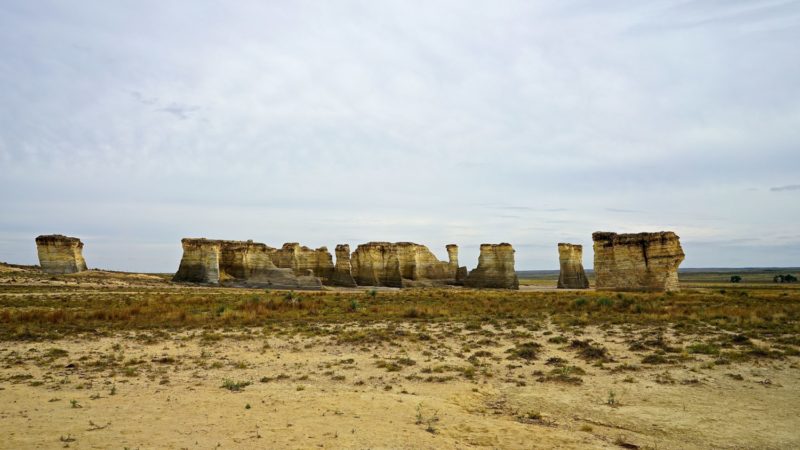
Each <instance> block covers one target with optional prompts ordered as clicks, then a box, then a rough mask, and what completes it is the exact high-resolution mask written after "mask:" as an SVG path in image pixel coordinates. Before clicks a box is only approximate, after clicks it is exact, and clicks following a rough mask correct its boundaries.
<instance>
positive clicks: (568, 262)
mask: <svg viewBox="0 0 800 450" xmlns="http://www.w3.org/2000/svg"><path fill="white" fill-rule="evenodd" d="M558 261H559V263H560V265H561V271H560V273H559V275H558V288H559V289H586V288H588V287H589V280H588V279H587V278H586V272H585V271H584V270H583V246H582V245H577V244H564V243H560V244H558Z"/></svg>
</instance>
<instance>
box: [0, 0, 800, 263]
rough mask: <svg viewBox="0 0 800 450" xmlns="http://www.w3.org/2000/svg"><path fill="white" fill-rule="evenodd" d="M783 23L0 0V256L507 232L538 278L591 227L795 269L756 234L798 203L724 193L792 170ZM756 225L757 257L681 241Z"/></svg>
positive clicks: (701, 257) (468, 241) (762, 7)
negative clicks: (200, 241) (61, 238)
mask: <svg viewBox="0 0 800 450" xmlns="http://www.w3.org/2000/svg"><path fill="white" fill-rule="evenodd" d="M797 18H798V10H797V7H796V5H794V4H792V3H791V2H782V1H777V0H775V1H768V2H744V1H737V2H724V1H712V2H686V1H682V0H664V1H660V2H641V1H634V0H618V1H614V2H596V1H589V0H576V1H571V2H546V1H543V0H539V1H537V0H532V1H516V0H510V1H508V2H503V5H502V6H497V5H496V4H489V3H487V2H480V1H469V0H465V1H452V0H451V1H444V2H433V3H431V2H424V1H422V0H409V2H367V3H364V2H358V1H347V0H344V1H341V2H335V3H333V2H316V1H312V2H310V3H306V2H300V3H281V2H261V1H255V0H254V1H248V0H242V2H241V3H239V2H237V4H236V6H234V7H230V6H224V5H221V4H219V2H214V1H205V0H198V1H197V2H194V3H193V5H192V8H187V7H186V6H185V5H182V4H180V3H177V2H159V1H155V0H143V1H141V2H138V3H137V8H136V9H135V10H130V9H129V8H124V7H122V6H120V5H118V4H115V3H113V2H103V3H102V5H98V4H91V5H89V4H88V2H84V3H73V4H69V5H67V4H65V3H63V2H56V1H47V0H45V3H40V2H37V3H36V4H35V5H34V4H33V3H31V2H26V1H23V0H9V1H6V2H3V3H2V6H0V52H1V53H2V55H3V58H0V83H2V85H3V86H4V87H5V89H2V90H0V104H2V105H3V106H4V107H3V108H0V165H1V166H2V170H0V192H13V193H14V195H4V196H0V209H2V211H3V212H4V214H2V215H0V237H3V236H5V237H4V239H5V241H4V245H3V246H2V248H0V251H2V253H3V255H2V258H3V259H9V260H12V261H20V262H34V261H35V258H36V255H35V252H34V249H33V246H32V244H31V241H30V239H28V238H26V237H25V236H31V238H32V236H36V235H37V234H38V233H39V231H42V232H61V233H67V234H72V235H77V236H81V237H84V236H85V237H86V238H87V239H85V242H86V245H87V252H94V254H93V255H92V257H93V258H95V260H96V261H101V262H102V264H104V265H106V264H107V267H108V268H111V269H135V270H158V271H170V270H174V269H175V267H174V266H175V264H176V261H175V259H176V258H179V257H180V255H179V253H180V238H181V237H184V236H208V237H219V238H229V239H246V238H253V239H256V240H260V241H264V242H267V243H270V244H272V245H279V244H281V243H282V242H286V241H300V242H303V243H304V244H307V245H312V246H319V245H327V246H328V247H329V248H332V247H333V246H334V245H336V244H337V243H345V242H348V243H350V244H351V246H355V245H357V244H358V243H360V242H365V241H368V240H413V241H416V242H420V243H424V244H427V245H429V246H430V248H431V249H432V250H433V251H436V252H439V251H443V248H444V247H443V246H444V245H445V244H448V243H457V244H459V245H460V246H461V248H462V249H463V251H462V254H461V255H460V256H461V259H462V260H463V261H464V264H467V265H470V266H474V265H475V263H476V262H477V251H478V246H479V245H480V244H481V243H484V242H503V241H507V242H511V243H512V244H514V243H524V244H532V245H533V244H535V245H539V246H540V247H534V246H530V247H529V246H526V247H524V248H520V249H519V250H518V252H517V253H516V255H515V256H516V258H517V263H518V267H519V268H521V269H535V268H542V269H548V268H555V267H557V266H558V255H557V252H556V251H555V243H557V242H560V241H569V242H575V243H580V244H583V245H584V248H586V249H587V250H586V251H587V253H586V255H585V258H586V262H588V261H591V250H590V247H591V233H592V232H593V231H596V230H609V231H618V232H627V231H648V230H650V231H656V230H662V229H670V230H674V231H676V232H677V233H678V234H679V235H680V236H681V237H682V238H683V239H685V242H686V243H687V245H686V246H685V249H686V253H687V260H686V264H688V265H694V266H697V265H699V264H711V265H719V264H723V263H724V264H728V261H747V262H748V264H749V265H759V264H766V265H778V264H779V263H780V262H781V261H792V260H795V261H796V260H797V258H798V257H800V256H798V255H797V253H796V249H797V246H796V245H794V246H793V245H788V244H791V242H789V241H786V240H785V239H781V238H780V236H791V235H793V234H795V233H796V230H795V228H796V227H795V225H794V224H796V223H797V222H798V221H800V210H798V209H797V208H787V207H786V204H785V199H784V198H782V196H780V195H774V194H772V193H771V191H770V190H768V189H760V190H754V191H749V190H747V189H748V188H750V187H752V186H772V185H774V184H778V183H777V182H776V181H775V180H793V179H794V177H796V174H797V173H800V160H798V159H797V158H796V157H795V154H796V153H797V143H798V142H800V134H798V130H800V101H799V100H798V99H800V84H798V83H797V82H796V80H797V79H800V66H798V65H797V58H795V57H794V55H795V53H796V49H795V47H796V46H795V45H793V44H794V42H798V41H800V28H798V27H797V26H796V21H797ZM793 21H794V23H795V25H792V23H793ZM197 24H203V26H197ZM531 24H536V26H531ZM565 36H568V38H565ZM732 43H735V45H732ZM709 55H713V57H709ZM753 67H758V68H759V70H757V71H754V70H752V68H753ZM743 73H744V74H747V76H740V75H741V74H743ZM737 74H739V75H737ZM776 161H778V162H779V163H776ZM793 186H794V185H793ZM606 206H613V207H612V208H606ZM504 216H508V217H504ZM514 216H519V218H516V217H514ZM756 235H758V236H762V235H763V236H769V239H768V240H766V241H765V242H769V243H770V245H771V246H770V247H769V248H768V251H767V247H766V246H765V245H766V244H765V245H761V244H760V243H758V242H756V243H753V244H751V245H746V246H745V245H739V246H736V247H737V248H736V252H738V253H734V251H733V250H730V247H732V246H731V245H728V246H727V247H725V246H723V245H722V244H720V243H714V242H711V243H709V244H707V245H697V246H695V245H693V244H692V241H698V242H699V241H713V240H718V241H719V242H723V241H728V242H731V241H733V240H736V239H743V238H749V237H752V236H756ZM89 238H93V239H92V240H89ZM94 238H97V239H100V238H102V239H103V240H102V246H100V244H99V242H100V241H97V240H96V239H94ZM92 241H94V242H95V243H94V246H93V243H92ZM5 242H8V245H6V244H5ZM131 242H136V243H137V245H136V246H134V245H126V244H125V243H131ZM781 242H784V243H787V245H786V246H783V247H781V246H780V245H773V244H779V243H781ZM138 243H141V246H139V245H138ZM115 245H118V246H119V247H118V248H117V249H116V250H115ZM92 248H93V249H94V250H91V249H92ZM437 254H438V253H437Z"/></svg>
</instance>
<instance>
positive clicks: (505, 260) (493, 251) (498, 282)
mask: <svg viewBox="0 0 800 450" xmlns="http://www.w3.org/2000/svg"><path fill="white" fill-rule="evenodd" d="M464 285H465V286H468V287H474V288H496V289H519V279H518V278H517V273H516V272H515V270H514V248H513V247H512V246H511V244H506V243H502V244H481V253H480V256H478V267H477V268H475V269H473V270H472V271H470V272H469V275H468V276H467V279H466V280H464Z"/></svg>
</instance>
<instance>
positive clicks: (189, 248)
mask: <svg viewBox="0 0 800 450" xmlns="http://www.w3.org/2000/svg"><path fill="white" fill-rule="evenodd" d="M181 243H182V244H183V258H182V259H181V264H180V267H179V268H178V272H177V273H176V274H175V277H174V278H173V280H174V281H188V282H195V283H209V284H217V283H220V284H225V285H232V286H250V287H273V288H283V289H319V288H321V286H322V284H321V282H320V280H319V278H317V277H315V276H313V275H312V276H308V274H307V272H308V271H309V270H303V271H302V273H301V274H295V272H294V271H293V270H292V269H288V268H278V267H276V266H275V264H273V262H272V254H273V253H274V252H275V251H276V249H274V248H272V247H269V246H267V245H265V244H262V243H258V242H253V241H226V240H210V239H183V240H181Z"/></svg>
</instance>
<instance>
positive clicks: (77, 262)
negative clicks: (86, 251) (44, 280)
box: [36, 234, 86, 275]
mask: <svg viewBox="0 0 800 450" xmlns="http://www.w3.org/2000/svg"><path fill="white" fill-rule="evenodd" d="M36 252H37V253H38V254H39V265H40V266H41V267H42V270H43V271H44V272H46V273H49V274H53V275H56V274H66V273H76V272H82V271H84V270H86V261H85V260H84V259H83V242H81V240H80V239H78V238H74V237H69V236H62V235H60V234H49V235H43V236H38V237H37V238H36Z"/></svg>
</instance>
